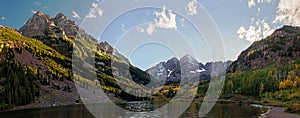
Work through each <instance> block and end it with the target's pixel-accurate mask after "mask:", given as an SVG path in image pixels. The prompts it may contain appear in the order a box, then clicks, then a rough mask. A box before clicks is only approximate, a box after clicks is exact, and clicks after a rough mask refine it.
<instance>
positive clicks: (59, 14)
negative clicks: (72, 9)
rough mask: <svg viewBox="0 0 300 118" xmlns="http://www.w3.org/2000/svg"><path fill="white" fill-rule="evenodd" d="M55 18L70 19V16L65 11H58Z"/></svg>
mask: <svg viewBox="0 0 300 118" xmlns="http://www.w3.org/2000/svg"><path fill="white" fill-rule="evenodd" d="M53 19H66V20H69V18H68V17H67V16H66V15H65V14H63V13H58V14H57V15H56V16H55V17H54V18H53Z"/></svg>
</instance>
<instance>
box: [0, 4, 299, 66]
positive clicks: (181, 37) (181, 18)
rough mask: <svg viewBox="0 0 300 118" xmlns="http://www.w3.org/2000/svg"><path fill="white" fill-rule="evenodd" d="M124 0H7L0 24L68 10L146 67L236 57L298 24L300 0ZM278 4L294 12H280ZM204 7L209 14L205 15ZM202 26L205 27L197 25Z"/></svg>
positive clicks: (19, 22)
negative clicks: (186, 59) (184, 59)
mask: <svg viewBox="0 0 300 118" xmlns="http://www.w3.org/2000/svg"><path fill="white" fill-rule="evenodd" d="M122 1H123V2H116V1H114V2H113V3H111V2H108V1H99V0H96V1H95V0H40V1H39V0H26V1H24V0H21V1H20V0H3V1H2V4H1V5H0V6H1V7H0V9H1V10H0V25H4V26H9V27H13V28H16V29H19V28H20V27H21V26H22V25H23V24H24V23H25V22H26V21H27V20H28V19H29V18H30V17H31V16H32V15H33V13H34V12H35V11H38V10H41V11H42V12H43V13H46V14H49V15H50V16H52V17H55V15H56V14H57V13H64V14H65V15H67V16H69V18H71V19H73V20H75V21H76V22H77V24H78V25H79V26H81V27H82V28H84V29H85V30H86V31H87V33H89V34H91V35H92V36H94V37H96V38H97V39H99V40H100V41H108V42H109V43H111V44H112V45H113V46H115V47H117V49H118V50H119V51H120V52H121V53H122V54H124V55H125V56H126V57H129V58H130V61H131V63H133V65H136V66H138V67H140V68H142V69H146V68H149V67H151V66H153V65H154V64H156V63H158V62H160V61H165V60H167V59H169V58H171V57H174V56H176V57H178V58H180V57H182V56H183V55H185V54H190V55H192V56H195V57H196V58H197V60H199V61H200V62H202V63H205V62H208V61H219V60H221V61H225V60H235V59H236V58H237V56H238V55H239V54H240V52H241V51H243V50H244V49H246V48H247V47H248V46H249V45H250V44H251V43H252V42H253V41H255V40H259V39H261V38H263V37H265V36H267V35H269V34H270V33H271V32H273V30H274V29H276V28H279V27H281V26H282V25H283V24H290V25H299V24H300V23H299V22H298V20H299V19H297V18H298V16H297V14H298V12H299V11H298V10H297V8H298V7H299V6H297V5H299V4H298V3H299V1H298V0H215V1H212V0H198V1H196V0H178V1H176V2H175V1H174V0H173V1H172V2H169V3H168V1H169V0H162V1H163V2H160V3H159V2H157V3H153V4H152V3H151V5H150V4H149V5H148V4H147V3H145V2H142V3H141V2H140V1H141V0H122ZM124 1H130V2H124ZM145 1H147V0H145ZM158 1H159V0H158ZM285 1H286V2H285ZM195 3H196V4H195ZM285 4H293V5H291V6H289V7H286V6H287V5H285ZM123 8H124V9H123ZM125 8H127V9H125ZM129 8H132V9H129ZM163 8H165V9H166V10H165V11H164V9H163ZM278 8H285V9H287V10H290V11H293V10H294V11H296V12H295V13H294V12H292V13H294V14H280V13H279V12H278V11H279V9H278ZM169 10H172V11H169ZM204 13H207V14H208V15H210V18H208V17H205V18H204V15H203V14H204ZM172 16H173V17H174V19H172ZM207 19H208V20H211V22H209V23H210V24H205V23H206V20H207ZM287 19H296V20H287ZM160 20H161V21H160ZM199 22H204V23H202V25H201V23H199ZM197 24H198V25H197ZM200 26H201V28H200V30H201V32H199V30H197V28H199V27H200ZM205 26H207V27H211V26H216V28H217V29H218V31H210V30H213V29H212V28H205ZM209 32H211V34H209ZM216 32H219V33H220V36H221V37H222V40H217V39H209V38H207V37H206V36H205V35H207V36H208V35H217V34H216ZM203 33H204V34H203ZM205 33H206V34H205ZM207 33H208V34H207ZM209 37H211V36H209ZM216 38H217V36H216ZM212 40H214V41H212ZM132 42H135V43H132ZM137 42H140V43H137ZM173 42H175V43H174V44H172V43H173ZM210 42H211V43H210ZM221 43H222V46H221V45H220V44H221ZM133 44H136V45H133ZM214 44H216V45H214ZM130 46H131V47H130ZM219 48H220V49H219ZM217 50H219V51H217ZM220 50H222V51H220ZM219 52H224V54H223V53H219Z"/></svg>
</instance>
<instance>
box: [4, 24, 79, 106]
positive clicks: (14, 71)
mask: <svg viewBox="0 0 300 118" xmlns="http://www.w3.org/2000/svg"><path fill="white" fill-rule="evenodd" d="M0 43H1V46H0V47H1V54H0V55H1V67H2V68H1V70H0V71H1V74H2V76H1V77H2V78H1V81H0V88H1V91H0V94H1V98H0V101H2V105H1V109H5V108H9V107H12V106H14V105H25V104H28V103H32V102H34V101H39V102H42V103H43V102H51V100H50V101H40V100H37V99H38V98H42V97H41V96H47V95H46V94H53V93H56V92H58V93H61V94H64V93H66V94H70V95H68V96H69V98H70V101H69V102H72V103H75V100H77V99H78V95H77V98H76V97H75V98H74V99H73V98H72V99H71V97H74V96H76V92H74V91H76V89H75V87H74V86H72V85H71V84H70V81H71V80H72V75H71V70H70V67H71V60H70V59H69V58H67V57H66V56H64V55H61V54H60V53H58V52H57V51H56V50H54V49H52V48H50V47H48V46H46V45H44V44H43V43H42V42H40V41H38V40H36V39H31V38H25V37H23V36H22V35H21V34H19V33H18V32H17V31H16V30H15V29H11V28H8V27H0ZM49 90H53V92H50V93H47V91H48V92H49ZM53 95H54V94H53ZM54 96H55V95H54ZM55 97H58V96H55ZM49 99H51V98H49ZM66 99H68V98H66ZM72 100H74V101H72ZM52 102H53V101H52ZM58 103H59V102H58ZM47 104H51V103H47ZM66 104H68V103H66Z"/></svg>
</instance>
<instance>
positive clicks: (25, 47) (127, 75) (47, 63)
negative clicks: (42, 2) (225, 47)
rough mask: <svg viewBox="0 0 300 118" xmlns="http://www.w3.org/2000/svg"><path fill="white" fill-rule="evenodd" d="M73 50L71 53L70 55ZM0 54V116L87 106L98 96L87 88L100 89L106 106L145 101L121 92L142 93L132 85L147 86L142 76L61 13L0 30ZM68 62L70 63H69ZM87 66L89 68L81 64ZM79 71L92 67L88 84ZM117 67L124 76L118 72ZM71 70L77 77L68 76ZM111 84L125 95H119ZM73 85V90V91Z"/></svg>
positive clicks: (87, 72) (146, 77) (147, 78)
mask: <svg viewBox="0 0 300 118" xmlns="http://www.w3.org/2000/svg"><path fill="white" fill-rule="evenodd" d="M90 43H94V44H96V45H95V46H96V47H89V44H90ZM73 50H76V54H74V55H73ZM112 50H113V53H112V52H111V51H112ZM0 51H1V52H0V65H1V68H0V73H1V74H2V75H1V79H0V95H1V97H0V101H1V103H2V104H1V105H0V108H1V110H4V109H10V108H18V109H22V108H40V107H50V106H59V105H69V104H76V103H78V102H80V101H81V99H90V100H93V99H96V97H99V96H97V95H95V94H94V93H93V91H91V90H92V89H91V88H93V89H100V88H102V89H103V90H104V91H105V92H106V93H107V95H108V97H110V98H111V99H112V100H117V101H119V100H129V101H130V100H142V99H145V98H143V97H137V96H132V95H130V94H128V93H127V92H129V91H131V92H135V93H138V92H140V93H142V92H141V91H137V90H138V89H137V87H138V85H140V84H147V83H149V82H150V80H151V77H150V76H149V75H148V74H147V73H145V72H144V71H142V70H140V69H139V68H137V67H134V66H132V65H131V64H130V63H129V61H128V59H127V58H126V57H124V56H123V55H121V54H119V53H118V51H117V50H116V49H114V48H113V47H112V46H110V45H109V44H108V43H106V42H102V43H98V42H96V40H95V39H94V38H93V37H91V36H90V35H88V34H87V33H85V31H84V30H82V29H79V28H78V26H77V25H76V23H75V22H74V21H72V20H70V19H69V18H68V17H66V16H65V15H63V14H61V13H60V14H58V15H57V16H56V17H54V18H51V17H50V16H49V15H47V14H43V13H42V12H41V11H39V12H37V13H36V14H34V15H33V16H32V17H31V18H30V19H29V20H28V21H27V22H26V24H25V25H24V26H23V27H22V28H21V29H20V30H19V31H17V30H16V29H12V28H8V27H4V26H1V27H0ZM72 55H73V57H72ZM72 58H73V59H74V60H73V61H75V62H72ZM93 60H95V63H81V62H93ZM85 67H96V75H97V78H90V75H91V74H93V73H94V69H86V68H85ZM122 67H126V68H127V69H128V71H123V70H122ZM72 69H74V70H75V71H76V72H79V73H73V71H72ZM113 72H118V73H119V75H114V73H113ZM132 80H133V81H132ZM117 81H118V82H119V83H122V87H126V90H127V91H123V90H122V89H121V88H120V86H119V85H117ZM155 82H158V81H156V80H154V83H155ZM75 83H78V85H79V88H76V87H75ZM78 90H79V91H90V92H92V93H91V94H90V95H88V96H87V98H80V95H79V94H78V92H77V91H78ZM145 92H150V91H146V90H145ZM81 97H86V96H81ZM100 99H101V96H100Z"/></svg>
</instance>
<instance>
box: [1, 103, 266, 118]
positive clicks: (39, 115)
mask: <svg viewBox="0 0 300 118" xmlns="http://www.w3.org/2000/svg"><path fill="white" fill-rule="evenodd" d="M98 105H100V106H101V107H99V106H98ZM119 105H121V106H124V107H127V108H128V109H132V111H136V112H138V114H131V113H130V112H126V111H125V112H124V111H106V112H105V114H101V115H99V116H100V117H101V118H107V116H111V115H113V117H116V118H128V117H131V118H164V117H167V116H168V115H169V114H168V113H163V112H160V113H157V114H156V113H155V115H154V116H150V115H149V113H148V112H146V111H150V112H152V113H153V111H151V110H153V108H154V107H155V105H154V106H153V103H149V102H129V103H120V104H119ZM200 106H201V104H198V103H192V104H191V105H190V106H189V107H188V109H187V110H186V111H185V113H184V114H182V115H181V118H187V117H188V118H197V117H198V111H199V108H200ZM108 107H110V106H106V105H105V104H97V108H99V109H98V110H106V108H108ZM143 110H144V111H143ZM172 110H176V107H175V108H172ZM266 111H267V109H266V108H260V107H252V106H250V105H246V104H216V105H215V107H214V108H213V109H212V110H211V111H210V112H209V113H208V114H207V116H206V117H209V118H247V117H249V118H250V117H251V118H253V117H259V116H260V114H262V113H264V112H266ZM0 118H94V116H93V115H92V114H91V113H90V112H89V111H88V110H87V109H86V108H85V107H84V106H83V105H73V106H62V107H54V108H43V109H31V110H20V111H11V112H1V113H0Z"/></svg>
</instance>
